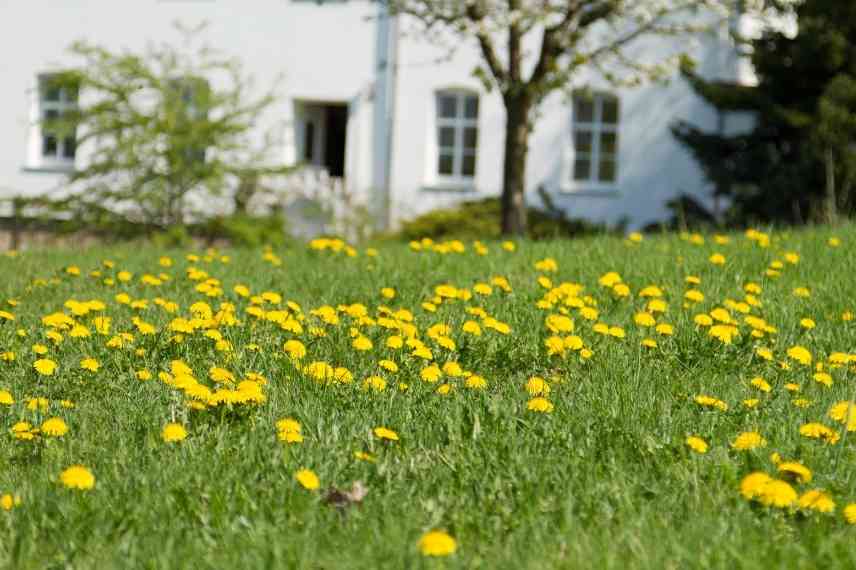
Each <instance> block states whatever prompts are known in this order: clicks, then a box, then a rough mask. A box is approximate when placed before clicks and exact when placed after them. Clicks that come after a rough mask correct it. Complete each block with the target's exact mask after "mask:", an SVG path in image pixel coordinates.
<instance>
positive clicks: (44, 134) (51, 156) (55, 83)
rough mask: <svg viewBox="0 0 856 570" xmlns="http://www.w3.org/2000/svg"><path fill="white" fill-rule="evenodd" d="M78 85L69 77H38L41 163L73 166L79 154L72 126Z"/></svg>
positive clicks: (75, 133) (57, 74)
mask: <svg viewBox="0 0 856 570" xmlns="http://www.w3.org/2000/svg"><path fill="white" fill-rule="evenodd" d="M78 91H79V89H78V84H77V82H76V81H74V80H73V79H70V78H69V76H68V75H67V74H61V73H53V74H45V75H40V76H39V109H38V123H39V139H40V150H39V158H40V160H39V161H38V162H41V163H72V164H73V163H74V156H75V154H76V153H77V127H76V125H75V124H74V123H73V118H74V114H75V112H76V111H77V95H78Z"/></svg>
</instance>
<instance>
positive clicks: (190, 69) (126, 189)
mask: <svg viewBox="0 0 856 570" xmlns="http://www.w3.org/2000/svg"><path fill="white" fill-rule="evenodd" d="M177 29H178V30H179V31H180V33H181V34H182V36H183V41H182V43H181V45H180V46H172V45H149V46H148V47H147V49H146V50H145V51H144V52H142V53H131V52H121V53H115V52H111V51H110V50H108V49H106V48H104V47H99V46H96V45H92V44H89V43H86V42H82V41H81V42H76V43H75V44H73V45H72V46H71V48H70V51H71V53H72V54H73V55H74V56H76V57H78V58H80V59H82V63H81V65H80V66H79V67H77V68H76V69H74V70H73V71H69V72H65V73H61V74H58V75H56V76H54V77H53V78H52V81H55V82H57V84H59V85H65V86H71V87H72V88H73V89H74V90H76V91H78V92H79V93H80V102H79V104H78V108H77V110H76V111H74V112H70V113H67V114H66V115H64V116H63V117H61V118H58V119H55V120H54V124H53V125H49V127H50V128H51V129H54V130H56V131H58V132H62V130H71V129H74V130H76V131H77V133H78V136H77V141H78V142H77V144H78V147H79V148H80V149H81V150H82V151H85V152H82V155H83V156H82V157H81V160H80V161H79V162H80V163H82V164H81V168H79V169H78V170H75V171H74V172H72V173H71V174H70V175H69V180H68V182H69V188H70V189H71V190H70V192H69V193H68V195H67V196H65V197H64V198H63V199H61V200H59V201H57V202H55V204H56V205H58V206H59V207H60V208H63V209H66V210H70V211H72V212H73V213H74V214H76V215H77V217H78V218H79V219H81V220H82V221H88V222H90V223H94V222H99V221H102V222H103V221H117V220H118V221H123V222H130V223H134V224H144V225H146V226H150V227H156V228H160V227H167V226H171V225H180V224H183V223H184V222H185V221H186V220H187V219H188V216H189V215H191V214H194V215H196V217H205V216H208V215H210V214H211V213H212V212H211V211H210V205H209V204H208V202H209V201H210V198H211V197H214V196H223V195H226V194H227V193H231V195H232V197H233V199H234V204H235V210H236V211H237V212H239V213H243V212H244V211H246V208H247V204H248V203H249V201H250V200H251V199H252V197H253V195H254V194H257V193H258V192H260V191H263V190H266V189H270V188H269V186H266V182H265V181H269V180H273V179H275V178H276V177H279V176H282V175H284V174H287V173H289V172H290V171H291V169H290V168H286V167H283V166H282V165H281V164H278V162H277V160H276V158H275V157H273V156H270V151H271V149H272V148H275V147H274V145H272V144H271V143H272V142H273V136H274V133H273V132H272V131H269V132H261V131H260V130H259V119H260V117H261V116H262V114H263V113H264V111H265V110H266V109H267V108H268V107H269V106H270V105H271V104H273V103H274V102H275V100H276V97H275V94H274V91H273V90H270V91H267V92H265V93H262V94H261V95H254V90H253V84H252V81H251V80H249V79H248V78H246V77H245V76H244V74H243V72H242V68H241V66H240V64H239V62H237V61H236V60H233V59H228V58H225V57H223V56H222V55H220V54H218V53H217V52H214V51H212V50H211V49H210V48H208V47H206V46H204V45H199V42H198V35H199V34H200V33H201V31H202V29H203V27H202V26H200V27H199V28H196V29H192V30H190V29H184V28H182V27H181V26H177ZM280 162H281V161H280ZM191 198H193V200H191ZM194 200H195V204H196V205H195V206H194Z"/></svg>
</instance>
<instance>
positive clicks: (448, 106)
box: [439, 95, 457, 119]
mask: <svg viewBox="0 0 856 570" xmlns="http://www.w3.org/2000/svg"><path fill="white" fill-rule="evenodd" d="M439 103H440V117H442V118H443V119H453V118H455V116H456V115H457V113H456V112H455V108H456V107H457V105H456V103H457V98H456V97H455V96H454V95H440V97H439Z"/></svg>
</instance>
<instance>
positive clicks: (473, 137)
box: [464, 127, 479, 149]
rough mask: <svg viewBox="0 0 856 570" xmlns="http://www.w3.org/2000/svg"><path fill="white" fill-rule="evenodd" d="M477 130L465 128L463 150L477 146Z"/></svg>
mask: <svg viewBox="0 0 856 570" xmlns="http://www.w3.org/2000/svg"><path fill="white" fill-rule="evenodd" d="M478 132H479V131H478V129H475V128H473V127H466V128H465V129H464V148H465V149H475V148H476V146H478Z"/></svg>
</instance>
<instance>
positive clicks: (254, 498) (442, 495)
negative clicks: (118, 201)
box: [0, 225, 856, 569]
mask: <svg viewBox="0 0 856 570" xmlns="http://www.w3.org/2000/svg"><path fill="white" fill-rule="evenodd" d="M632 237H634V238H636V237H638V236H632ZM855 244H856V226H853V225H849V226H844V227H839V228H834V229H830V228H814V229H809V230H804V231H793V232H784V231H781V232H780V231H770V232H768V233H760V231H759V232H749V233H748V234H742V233H740V234H730V235H728V236H713V235H705V236H699V235H693V236H689V235H682V236H681V235H665V236H645V237H644V238H641V239H638V240H637V239H627V240H621V239H617V238H611V237H603V238H591V239H583V240H578V241H554V242H536V243H533V242H519V243H516V244H513V245H514V247H513V250H512V247H511V245H509V244H505V246H504V244H501V243H498V242H497V243H493V242H491V243H485V244H473V243H465V244H454V243H444V244H433V245H429V244H427V243H426V244H411V247H408V246H407V245H406V244H400V245H383V246H381V247H379V248H378V249H377V250H376V251H375V250H369V249H365V248H359V249H358V250H348V249H347V248H342V247H339V246H340V245H341V244H338V243H337V242H320V243H319V244H316V245H319V246H327V247H326V248H325V249H313V248H310V247H303V246H301V247H294V248H290V249H283V250H281V251H279V250H278V251H275V252H263V251H249V250H248V251H241V250H229V251H219V252H204V251H196V252H190V251H159V250H155V249H147V248H140V247H135V248H131V247H126V248H112V249H107V248H105V249H94V250H88V251H44V252H24V253H20V254H18V255H17V256H3V257H0V303H2V306H0V428H2V434H0V495H3V497H2V499H0V506H2V509H0V529H2V539H0V566H3V567H9V568H16V569H24V568H99V569H101V568H212V569H225V568H272V567H283V568H319V569H320V568H324V569H330V568H367V569H369V568H371V569H374V568H464V567H466V568H490V569H495V568H514V569H518V568H628V567H631V568H652V569H662V568H729V569H730V568H824V569H828V568H854V567H856V550H855V549H854V548H853V544H854V543H856V524H854V523H856V507H850V508H849V509H848V505H852V504H854V503H856V475H854V472H856V470H854V465H856V433H852V432H851V433H848V427H849V428H850V429H851V430H853V431H854V432H856V410H853V409H851V407H850V406H849V405H848V404H847V403H846V402H848V401H853V400H856V393H855V392H856V320H853V313H854V312H856V296H854V293H856V274H854V270H855V269H856V253H854V251H856V248H854V245H855ZM459 246H460V247H459ZM848 414H850V417H849V419H850V421H849V422H848V421H847V420H848ZM288 419H290V420H291V421H283V420H288ZM170 424H175V425H170ZM165 428H166V429H165ZM376 428H385V429H380V430H378V429H376ZM688 438H689V439H688ZM76 465H77V466H82V468H74V469H71V470H69V468H70V467H72V466H76ZM753 473H764V474H766V475H758V474H755V475H752V477H748V476H749V475H750V474H753ZM313 475H314V477H313ZM316 478H317V479H316ZM848 518H849V519H850V520H849V522H848ZM431 531H438V532H439V533H441V534H439V535H438V534H434V535H430V536H429V540H424V539H423V537H425V535H426V533H429V532H431ZM431 538H433V540H431ZM428 547H434V550H435V554H445V555H443V556H431V555H426V554H425V553H424V552H423V549H424V548H428ZM452 550H454V552H451V551H452Z"/></svg>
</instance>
